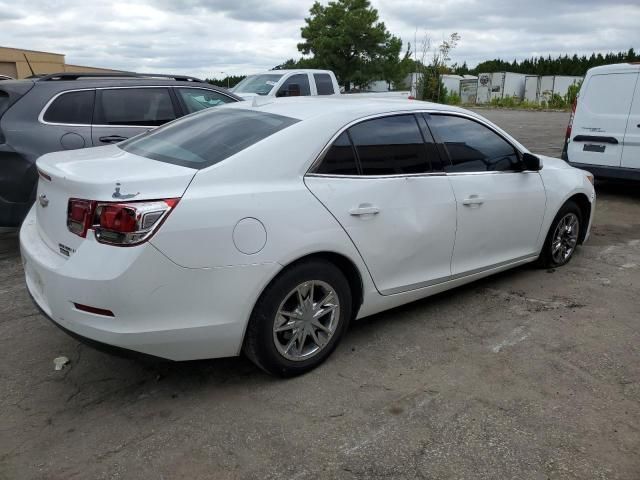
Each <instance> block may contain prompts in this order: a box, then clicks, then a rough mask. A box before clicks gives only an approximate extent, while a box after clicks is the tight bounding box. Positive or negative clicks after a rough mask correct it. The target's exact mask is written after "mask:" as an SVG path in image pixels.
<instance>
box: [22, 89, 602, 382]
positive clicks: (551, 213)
mask: <svg viewBox="0 0 640 480" xmlns="http://www.w3.org/2000/svg"><path fill="white" fill-rule="evenodd" d="M37 167H38V172H39V184H38V192H37V201H36V203H35V205H34V206H33V208H32V209H31V211H30V213H29V215H28V217H27V219H26V220H25V222H24V224H23V225H22V228H21V231H20V244H21V251H22V257H23V262H24V268H25V274H26V283H27V287H28V290H29V292H30V294H31V296H32V297H33V299H34V300H35V302H36V303H37V305H38V306H39V307H40V308H41V310H43V311H44V313H45V314H46V315H47V316H48V317H50V319H51V320H53V322H54V323H56V324H57V325H58V326H60V327H62V328H63V329H64V330H66V331H68V332H69V333H71V334H73V335H76V336H79V337H83V338H85V339H89V340H92V341H94V342H98V343H100V344H107V345H109V346H112V347H118V348H120V349H126V350H133V351H136V352H142V353H145V354H150V355H154V356H158V357H163V358H168V359H172V360H190V359H201V358H214V357H225V356H234V355H239V354H240V353H241V352H245V353H246V355H247V356H248V357H249V358H251V359H252V360H253V361H254V362H255V363H256V364H257V365H258V366H260V367H261V368H263V369H264V370H266V371H267V372H269V373H272V374H276V375H281V376H291V375H296V374H300V373H303V372H306V371H308V370H310V369H312V368H314V367H315V366H317V365H318V364H320V363H321V362H322V361H323V360H325V359H326V358H327V357H328V356H329V355H330V354H331V352H332V351H333V350H334V349H335V347H336V345H337V344H338V342H339V341H340V339H341V338H342V337H343V336H344V333H345V331H346V329H347V327H348V325H349V322H350V321H351V320H353V319H358V318H363V317H366V316H368V315H372V314H374V313H377V312H380V311H383V310H387V309H390V308H393V307H396V306H398V305H402V304H405V303H407V302H411V301H414V300H417V299H420V298H424V297H427V296H429V295H433V294H435V293H438V292H442V291H444V290H448V289H451V288H454V287H456V286H459V285H462V284H464V283H468V282H471V281H473V280H476V279H479V278H482V277H485V276H488V275H491V274H494V273H496V272H500V271H503V270H506V269H509V268H513V267H516V266H518V265H522V264H525V263H529V262H538V264H540V265H542V266H545V267H558V266H561V265H563V264H565V263H567V262H568V261H569V260H570V259H571V257H572V255H573V254H574V252H575V250H576V247H577V246H578V245H579V244H581V243H582V242H584V241H585V240H586V239H587V237H588V234H589V228H590V223H591V218H592V215H593V210H594V201H595V194H594V189H593V185H592V183H593V177H592V176H591V174H589V173H587V172H584V171H582V170H578V169H576V168H573V167H571V166H569V165H567V164H566V163H565V162H563V161H561V160H557V159H555V158H549V157H543V156H535V155H533V154H531V153H530V152H529V151H528V150H527V149H526V148H525V147H524V146H522V145H521V144H520V143H518V142H517V141H516V140H515V139H514V138H512V137H511V136H509V135H508V134H507V133H506V132H504V131H503V130H501V129H500V128H498V127H497V126H495V125H493V124H492V123H491V122H489V121H487V120H485V119H484V118H482V117H481V116H479V115H476V114H475V113H471V112H468V111H466V110H463V109H459V108H455V107H449V106H444V105H436V104H429V103H423V102H415V101H410V100H407V101H398V100H379V99H377V100H371V99H342V98H337V99H329V98H325V99H320V98H309V99H300V98H296V99H278V100H269V101H267V102H265V103H264V104H262V105H261V104H259V103H258V102H255V101H254V103H253V104H250V103H248V102H243V103H237V104H233V105H227V106H224V107H221V108H217V109H210V110H206V111H203V112H199V113H196V114H193V115H189V116H187V117H184V118H182V119H179V120H176V121H174V122H172V123H170V124H168V125H166V126H163V127H160V128H158V129H156V130H153V131H151V132H148V133H146V134H143V135H141V136H137V137H134V138H132V139H130V140H128V141H125V142H123V143H120V144H118V145H113V146H106V147H100V148H94V149H89V150H77V151H68V152H59V153H51V154H47V155H44V156H43V157H41V158H40V159H39V160H38V162H37Z"/></svg>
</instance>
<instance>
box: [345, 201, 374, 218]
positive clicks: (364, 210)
mask: <svg viewBox="0 0 640 480" xmlns="http://www.w3.org/2000/svg"><path fill="white" fill-rule="evenodd" d="M378 213H380V209H379V208H378V207H375V206H373V205H371V204H370V203H361V204H360V205H358V206H357V207H355V208H352V209H351V210H349V215H354V216H361V215H377V214H378Z"/></svg>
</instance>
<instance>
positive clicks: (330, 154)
mask: <svg viewBox="0 0 640 480" xmlns="http://www.w3.org/2000/svg"><path fill="white" fill-rule="evenodd" d="M316 173H323V174H325V175H358V162H357V160H356V152H355V150H354V149H353V145H352V144H351V140H350V139H349V134H348V133H347V132H342V134H340V136H339V137H338V138H337V139H336V141H335V142H333V145H331V148H329V150H327V153H326V154H325V156H324V158H323V159H322V163H321V164H320V166H319V167H318V169H317V170H316Z"/></svg>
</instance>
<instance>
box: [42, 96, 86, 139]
mask: <svg viewBox="0 0 640 480" xmlns="http://www.w3.org/2000/svg"><path fill="white" fill-rule="evenodd" d="M95 94H96V92H95V90H94V89H87V90H76V91H69V92H62V93H60V94H58V95H56V96H55V97H53V98H52V99H51V100H50V101H49V103H48V104H47V105H46V106H45V108H44V109H43V111H42V113H41V114H40V121H41V122H42V123H44V124H46V125H48V126H49V128H48V129H47V130H48V133H47V135H48V136H49V138H51V137H50V136H51V135H54V136H56V137H57V138H58V142H59V143H58V146H57V148H55V149H54V150H76V149H78V148H84V147H90V146H92V141H91V118H92V116H93V107H94V98H95Z"/></svg>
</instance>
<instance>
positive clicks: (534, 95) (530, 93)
mask: <svg viewBox="0 0 640 480" xmlns="http://www.w3.org/2000/svg"><path fill="white" fill-rule="evenodd" d="M539 83H540V76H539V75H527V76H526V78H525V79H524V99H525V100H526V101H527V102H531V103H535V102H537V101H538V87H539Z"/></svg>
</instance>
